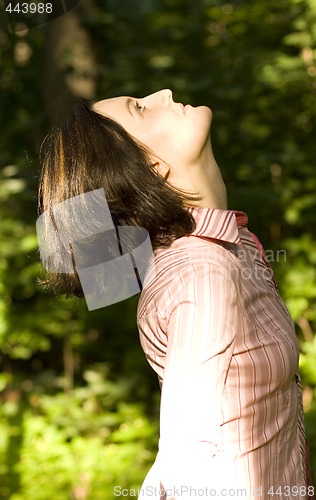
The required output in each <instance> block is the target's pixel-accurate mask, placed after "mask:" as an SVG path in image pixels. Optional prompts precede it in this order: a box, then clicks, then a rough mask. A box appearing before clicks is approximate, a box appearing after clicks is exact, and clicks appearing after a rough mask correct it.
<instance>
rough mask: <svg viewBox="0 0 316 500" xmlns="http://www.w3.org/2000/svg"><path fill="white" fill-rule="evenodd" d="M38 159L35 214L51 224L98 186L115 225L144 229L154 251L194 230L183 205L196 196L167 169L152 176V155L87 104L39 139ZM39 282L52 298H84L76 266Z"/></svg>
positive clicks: (49, 241) (48, 240) (49, 242)
mask: <svg viewBox="0 0 316 500" xmlns="http://www.w3.org/2000/svg"><path fill="white" fill-rule="evenodd" d="M40 161H41V166H42V171H41V175H40V183H39V200H38V210H39V214H42V213H43V212H47V213H48V214H50V218H51V219H52V221H53V223H54V224H55V222H54V216H53V214H52V208H53V207H54V206H55V205H56V204H58V203H61V202H63V201H65V200H68V199H71V198H73V197H75V196H77V195H80V194H83V193H87V192H90V191H93V190H97V189H100V188H103V189H104V194H105V197H106V201H107V203H108V206H109V209H110V212H111V215H112V219H113V222H114V224H115V226H124V225H127V226H140V227H143V228H145V229H146V230H147V231H148V233H149V236H150V241H151V245H152V248H153V250H156V249H157V248H159V247H168V246H169V245H170V244H171V243H172V242H173V241H174V240H175V239H177V238H180V237H182V236H185V235H189V234H190V233H191V232H192V231H193V230H194V229H195V220H194V218H193V216H192V215H191V214H190V213H189V212H188V211H187V210H185V207H189V206H195V203H194V202H197V201H199V200H200V199H201V197H200V196H198V194H197V193H189V192H187V191H183V190H180V189H177V188H175V187H174V186H172V185H171V184H170V183H169V182H168V180H167V178H168V175H169V172H170V170H169V172H168V174H167V175H166V177H162V176H161V175H160V174H159V173H157V172H156V170H155V168H154V167H155V165H156V164H157V158H156V157H155V155H154V154H153V153H152V152H151V151H149V150H148V149H147V148H146V146H145V145H143V144H141V143H139V142H138V141H137V140H136V139H134V138H133V137H132V136H131V135H130V134H129V133H128V132H127V131H126V130H125V129H124V128H123V127H122V126H121V125H120V124H119V123H117V122H116V121H114V120H112V119H110V118H108V117H105V116H102V115H100V114H99V113H97V112H95V111H94V110H93V109H92V104H91V103H90V102H89V101H86V100H84V101H81V102H80V103H78V104H77V105H76V106H75V108H74V110H73V112H72V113H71V115H70V116H69V118H68V120H67V121H66V123H65V124H64V125H63V126H61V127H60V128H56V129H54V130H53V131H52V132H51V133H50V134H49V135H48V136H47V137H46V138H45V139H44V141H43V144H42V148H41V154H40ZM65 218H66V215H65ZM67 222H68V224H71V223H72V221H64V223H67ZM50 226H51V225H50ZM55 229H56V231H57V230H58V228H57V226H56V224H55ZM54 238H56V234H52V231H51V229H50V230H46V231H44V234H42V236H41V241H42V243H44V244H45V246H46V248H50V247H51V246H52V247H53V240H54ZM39 282H40V283H41V284H45V285H46V287H47V288H48V289H50V290H52V291H54V292H55V293H56V294H61V293H66V295H67V296H70V295H77V296H79V297H82V296H83V291H82V288H81V284H80V280H79V277H78V274H77V272H76V267H75V265H74V272H73V273H72V274H68V273H65V272H62V273H58V272H53V273H52V272H49V273H48V274H47V278H46V279H44V280H43V279H42V280H39Z"/></svg>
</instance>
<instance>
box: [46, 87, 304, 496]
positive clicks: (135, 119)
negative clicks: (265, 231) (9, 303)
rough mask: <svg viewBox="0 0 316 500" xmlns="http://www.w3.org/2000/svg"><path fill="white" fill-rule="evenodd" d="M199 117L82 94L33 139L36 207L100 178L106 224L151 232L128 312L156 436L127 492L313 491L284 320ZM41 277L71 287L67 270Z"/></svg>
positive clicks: (148, 102) (177, 107)
mask: <svg viewBox="0 0 316 500" xmlns="http://www.w3.org/2000/svg"><path fill="white" fill-rule="evenodd" d="M211 121H212V112H211V110H210V109H209V108H208V107H205V106H200V107H197V108H193V107H192V106H185V107H184V106H183V105H182V104H179V103H175V102H174V101H173V99H172V92H171V91H170V90H163V91H160V92H156V93H155V94H152V95H149V96H147V97H145V98H143V99H134V98H130V97H118V98H113V99H106V100H103V101H99V102H97V103H94V105H93V108H92V107H90V106H89V104H88V103H82V104H81V105H79V106H78V107H77V108H76V110H75V111H74V113H73V115H72V116H71V117H70V119H69V121H68V122H67V124H66V125H65V126H64V127H63V128H61V129H58V130H56V131H55V132H54V133H53V134H52V135H51V136H49V138H48V139H47V140H46V148H45V152H44V156H43V172H42V177H41V184H40V211H41V212H43V211H49V210H51V209H52V207H53V206H54V204H56V203H60V202H61V201H63V200H65V199H68V198H72V197H74V196H76V195H78V194H82V193H85V192H88V191H91V190H94V189H98V188H100V187H103V188H104V191H105V196H106V199H107V202H108V204H109V208H110V211H111V214H112V217H113V221H114V223H115V224H116V225H124V224H125V225H136V226H137V225H138V226H141V227H144V228H145V229H147V230H148V232H149V234H150V238H151V243H152V246H153V249H154V255H155V261H154V266H155V276H154V278H153V279H151V280H149V282H148V283H147V284H146V286H145V287H144V289H143V290H142V293H141V296H140V300H139V304H138V311H137V322H138V328H139V333H140V339H141V344H142V347H143V349H144V352H145V354H146V357H147V359H148V362H149V363H150V365H151V366H152V367H153V369H154V370H155V371H156V372H157V374H158V377H159V381H160V385H161V414H160V439H159V452H158V454H157V458H156V460H155V463H154V464H153V466H152V468H151V469H150V471H149V473H148V474H147V476H146V479H145V481H144V483H143V485H142V488H141V490H140V492H139V499H143V498H145V499H146V498H148V499H149V498H150V499H153V498H154V499H160V500H162V499H167V500H171V499H177V500H180V499H184V498H185V499H192V498H201V497H202V498H203V497H205V498H208V497H211V496H216V497H224V496H229V497H236V498H237V497H243V498H247V499H250V498H254V497H256V496H257V497H262V498H264V499H270V498H274V499H281V498H284V497H287V498H290V499H294V498H295V499H300V500H303V499H306V498H313V487H312V485H311V480H310V471H309V466H308V450H307V442H306V438H305V432H304V417H303V410H302V402H301V386H300V378H299V374H298V355H299V350H298V345H297V340H296V336H295V331H294V327H293V323H292V320H291V318H290V316H289V313H288V311H287V309H286V307H285V305H284V303H283V301H282V299H281V298H280V295H279V293H278V290H277V286H276V284H275V281H274V278H273V273H272V270H271V268H270V266H269V264H268V262H267V260H266V256H265V254H264V251H263V249H262V247H261V245H260V243H259V241H258V239H257V238H256V237H255V235H253V234H252V233H250V232H249V231H248V229H247V221H248V219H247V215H246V214H244V213H242V212H238V211H233V210H227V198H226V189H225V185H224V182H223V179H222V176H221V172H220V170H219V167H218V165H217V163H216V161H215V159H214V156H213V152H212V146H211V141H210V126H211ZM50 238H51V236H50V234H49V233H47V235H46V239H47V244H49V240H50ZM47 282H48V283H50V284H51V286H52V288H53V289H55V290H56V291H57V292H67V293H69V294H70V293H75V294H77V295H82V290H81V287H80V281H79V279H78V275H77V273H76V272H74V273H73V274H72V275H70V274H66V273H65V274H53V275H52V276H50V278H49V279H48V281H47Z"/></svg>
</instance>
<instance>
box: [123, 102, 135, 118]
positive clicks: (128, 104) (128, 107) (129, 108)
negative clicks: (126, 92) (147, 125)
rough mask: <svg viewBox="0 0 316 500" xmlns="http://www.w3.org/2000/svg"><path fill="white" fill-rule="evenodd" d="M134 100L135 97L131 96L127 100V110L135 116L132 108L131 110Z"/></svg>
mask: <svg viewBox="0 0 316 500" xmlns="http://www.w3.org/2000/svg"><path fill="white" fill-rule="evenodd" d="M132 102H133V99H131V98H130V97H129V98H128V99H127V100H126V102H125V105H126V107H127V111H128V112H129V114H130V115H131V116H132V117H133V118H134V115H133V113H132V110H131V104H132Z"/></svg>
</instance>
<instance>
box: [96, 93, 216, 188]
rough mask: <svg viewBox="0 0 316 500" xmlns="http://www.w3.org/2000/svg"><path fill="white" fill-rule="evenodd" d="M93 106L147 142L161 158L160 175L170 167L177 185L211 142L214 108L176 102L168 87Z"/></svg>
mask: <svg viewBox="0 0 316 500" xmlns="http://www.w3.org/2000/svg"><path fill="white" fill-rule="evenodd" d="M93 108H94V109H95V110H96V111H97V112H98V113H100V114H102V115H104V116H108V117H110V118H112V119H114V120H115V121H117V122H118V123H120V125H122V127H124V129H125V130H126V131H127V132H128V133H129V134H130V135H131V136H133V138H134V139H136V141H139V142H140V143H141V144H145V145H146V146H147V147H148V148H149V149H150V150H151V151H152V152H153V153H154V154H155V156H156V157H157V158H158V162H157V165H156V169H157V171H159V172H160V174H161V175H165V173H166V172H167V170H169V169H170V168H171V172H170V177H169V180H170V182H172V183H173V184H174V185H177V186H178V187H179V184H180V185H181V180H183V177H185V176H186V174H187V171H188V169H190V167H191V166H192V165H195V164H196V163H197V162H198V161H199V159H200V156H201V153H202V151H203V149H204V148H205V147H206V145H208V143H209V134H210V125H211V119H212V112H211V110H210V109H209V108H208V107H206V106H199V107H197V108H194V107H192V106H190V105H187V106H183V104H181V103H175V102H174V101H173V98H172V92H171V90H169V89H165V90H161V91H159V92H155V93H154V94H151V95H148V96H147V97H143V98H133V97H126V96H122V97H115V98H112V99H105V100H102V101H99V102H96V103H94V105H93Z"/></svg>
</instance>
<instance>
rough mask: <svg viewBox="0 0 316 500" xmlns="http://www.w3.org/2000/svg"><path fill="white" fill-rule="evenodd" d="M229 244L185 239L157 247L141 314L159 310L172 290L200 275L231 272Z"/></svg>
mask: <svg viewBox="0 0 316 500" xmlns="http://www.w3.org/2000/svg"><path fill="white" fill-rule="evenodd" d="M230 246H231V245H230V244H227V243H226V244H225V242H222V241H219V240H212V239H210V238H203V237H196V236H192V235H190V236H184V237H182V238H178V239H177V240H175V241H174V242H173V243H172V244H171V245H170V246H169V247H168V248H158V249H157V250H155V252H154V259H153V261H152V264H151V267H150V269H149V272H148V279H147V280H146V279H145V281H144V288H143V290H142V293H141V296H140V299H139V305H138V315H143V314H145V313H146V311H148V310H159V308H160V307H161V304H167V303H168V300H169V299H170V297H169V296H170V295H171V292H170V290H171V289H172V290H173V291H174V290H175V289H178V290H180V288H181V286H183V284H184V283H185V282H186V281H187V280H190V279H193V278H194V276H197V275H198V274H199V273H200V272H202V273H204V272H210V273H211V272H212V270H214V269H217V270H218V269H220V272H222V273H223V274H226V273H229V272H231V267H232V265H233V261H232V258H231V255H230V253H231V249H230V248H229V247H230Z"/></svg>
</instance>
